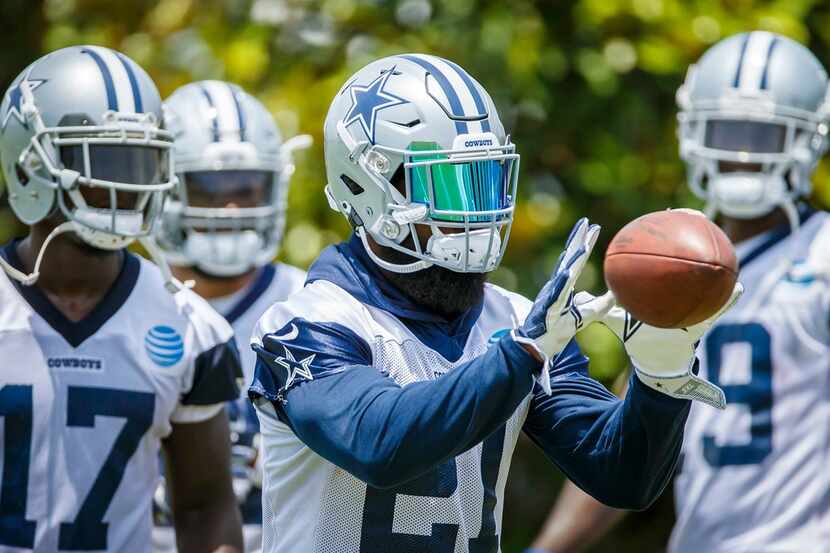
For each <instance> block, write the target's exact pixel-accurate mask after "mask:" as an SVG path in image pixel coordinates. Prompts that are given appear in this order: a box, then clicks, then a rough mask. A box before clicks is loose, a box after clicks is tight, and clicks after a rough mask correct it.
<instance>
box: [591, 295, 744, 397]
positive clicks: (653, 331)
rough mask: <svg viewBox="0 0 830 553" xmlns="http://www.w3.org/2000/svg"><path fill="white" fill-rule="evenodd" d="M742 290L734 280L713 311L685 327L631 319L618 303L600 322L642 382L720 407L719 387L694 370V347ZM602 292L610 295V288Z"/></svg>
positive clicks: (721, 391)
mask: <svg viewBox="0 0 830 553" xmlns="http://www.w3.org/2000/svg"><path fill="white" fill-rule="evenodd" d="M743 291H744V288H743V285H742V284H741V283H740V282H738V283H736V284H735V288H734V289H733V290H732V295H731V296H730V298H729V300H728V301H727V302H726V304H724V306H723V307H721V309H720V310H719V311H718V312H717V313H715V314H714V315H712V316H711V317H709V318H708V319H706V320H705V321H703V322H701V323H698V324H696V325H693V326H690V327H687V328H656V327H653V326H650V325H647V324H645V323H642V322H640V321H638V320H636V319H634V318H633V317H632V316H631V315H630V314H629V313H628V312H627V311H626V310H625V309H623V308H622V307H619V306H615V307H613V308H612V309H611V310H610V311H608V313H607V314H606V315H605V316H604V317H603V318H602V320H601V321H600V322H602V323H603V324H604V325H605V326H607V327H608V328H610V329H611V331H612V332H614V334H616V335H617V337H618V338H619V339H620V340H621V341H622V343H623V345H624V346H625V351H626V353H628V356H629V357H630V358H631V364H632V365H633V366H634V371H635V372H636V374H637V377H638V378H639V379H640V381H641V382H642V383H643V384H645V385H646V386H648V387H650V388H652V389H654V390H657V391H658V392H662V393H664V394H666V395H669V396H671V397H674V398H678V399H692V400H697V401H701V402H703V403H706V404H708V405H711V406H713V407H716V408H718V409H723V408H725V407H726V398H725V396H724V393H723V390H721V389H720V388H718V387H717V386H715V385H714V384H712V383H711V382H708V381H706V380H704V379H702V378H699V377H698V376H697V375H696V374H695V373H696V372H697V370H696V369H697V358H696V357H695V350H696V349H697V344H698V342H699V341H700V338H701V337H702V336H703V335H704V334H705V333H706V331H707V330H709V328H711V327H712V325H713V324H715V322H716V321H717V320H718V318H719V317H720V316H721V315H723V314H724V313H725V312H726V311H727V310H728V309H729V308H730V307H732V305H734V304H735V302H737V301H738V298H740V297H741V294H742V293H743ZM605 296H611V297H613V296H612V294H611V292H608V293H607V294H606V295H605Z"/></svg>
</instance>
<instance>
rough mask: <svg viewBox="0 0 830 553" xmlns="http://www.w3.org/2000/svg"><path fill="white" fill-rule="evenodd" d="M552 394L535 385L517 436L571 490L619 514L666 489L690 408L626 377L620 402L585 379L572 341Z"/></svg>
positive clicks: (559, 362) (555, 372)
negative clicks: (579, 490) (522, 435)
mask: <svg viewBox="0 0 830 553" xmlns="http://www.w3.org/2000/svg"><path fill="white" fill-rule="evenodd" d="M551 387H552V391H553V393H552V394H551V395H550V396H548V395H547V394H545V392H544V391H542V390H541V388H540V387H539V386H538V385H537V386H536V388H535V389H534V394H533V400H532V401H531V407H530V413H529V414H528V418H527V420H526V421H525V425H524V428H523V430H524V431H525V433H526V434H527V435H528V436H529V437H530V439H531V440H533V441H534V442H535V443H536V444H537V445H538V446H539V447H541V448H542V450H543V451H544V452H545V455H546V456H547V457H548V458H549V459H550V460H552V461H553V462H554V463H555V464H556V465H557V466H558V467H559V468H560V469H561V470H562V471H563V472H564V473H565V474H566V475H567V476H568V478H570V479H571V480H572V481H573V482H574V483H575V484H576V485H578V486H579V487H580V488H582V489H583V490H585V491H586V492H587V493H589V494H590V495H592V496H594V497H595V498H596V499H597V500H599V501H601V502H602V503H605V504H606V505H609V506H611V507H616V508H620V509H645V508H646V507H648V506H649V505H650V504H651V503H652V502H653V501H654V500H655V499H657V497H659V495H660V493H661V492H662V491H663V488H664V487H665V486H666V484H667V483H668V481H669V479H670V478H671V475H672V472H673V471H674V467H675V465H676V463H677V459H678V456H679V454H680V447H681V445H682V441H683V427H684V426H685V424H686V418H687V417H688V414H689V408H690V403H691V402H689V401H686V400H678V399H673V398H671V397H669V396H667V395H664V394H661V393H659V392H657V391H654V390H652V389H651V388H648V387H647V386H645V385H644V384H643V383H641V382H640V380H639V379H638V378H637V377H636V376H635V375H634V374H632V375H631V381H630V382H629V388H628V394H627V395H626V397H625V399H624V400H620V399H618V398H617V397H616V396H614V395H613V394H611V393H610V392H608V390H606V389H605V388H604V387H603V386H602V385H601V384H600V383H599V382H597V381H595V380H593V379H591V378H590V377H589V376H588V359H587V358H586V357H585V356H584V355H582V353H581V352H580V350H579V346H577V345H576V343H575V342H573V341H572V342H571V343H570V344H569V345H568V347H567V348H565V350H564V351H563V352H562V353H561V354H559V356H558V357H557V358H556V359H555V360H554V364H553V368H552V372H551Z"/></svg>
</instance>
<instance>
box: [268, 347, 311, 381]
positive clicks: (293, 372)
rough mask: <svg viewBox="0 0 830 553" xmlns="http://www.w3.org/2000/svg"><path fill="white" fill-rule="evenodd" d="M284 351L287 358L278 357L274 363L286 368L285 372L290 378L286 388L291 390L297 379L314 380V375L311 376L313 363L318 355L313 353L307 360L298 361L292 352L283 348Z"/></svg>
mask: <svg viewBox="0 0 830 553" xmlns="http://www.w3.org/2000/svg"><path fill="white" fill-rule="evenodd" d="M282 349H283V351H285V357H277V358H276V359H274V361H276V362H277V364H279V365H281V366H283V367H285V370H286V372H287V373H288V377H287V378H286V380H285V387H286V388H289V387H290V386H291V384H293V383H294V380H295V379H296V378H297V377H302V378H304V379H306V380H314V375H312V374H311V363H312V361H314V358H315V357H316V356H317V354H316V353H312V354H311V355H309V356H308V357H306V358H305V359H303V360H301V361H297V360H296V359H295V358H294V354H293V353H291V350H289V349H288V348H287V347H285V346H282Z"/></svg>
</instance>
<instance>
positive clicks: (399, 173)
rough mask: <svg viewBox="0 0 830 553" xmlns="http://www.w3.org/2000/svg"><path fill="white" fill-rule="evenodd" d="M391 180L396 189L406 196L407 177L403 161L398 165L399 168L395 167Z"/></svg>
mask: <svg viewBox="0 0 830 553" xmlns="http://www.w3.org/2000/svg"><path fill="white" fill-rule="evenodd" d="M389 182H391V183H392V186H394V187H395V190H397V191H398V192H400V193H401V196H404V197H405V196H406V177H405V176H404V172H403V163H401V164H400V165H398V168H397V169H395V173H394V174H393V175H392V178H391V179H389Z"/></svg>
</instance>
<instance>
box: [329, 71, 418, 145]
mask: <svg viewBox="0 0 830 553" xmlns="http://www.w3.org/2000/svg"><path fill="white" fill-rule="evenodd" d="M399 74H400V73H398V72H396V71H395V67H394V66H393V67H392V68H391V69H387V70H385V71H382V72H381V74H380V75H378V77H377V78H376V79H375V80H374V81H372V82H371V83H369V84H368V85H365V86H364V85H359V84H352V85H351V86H350V87H349V94H351V97H352V107H351V108H349V113H347V114H346V117H345V119H344V121H343V124H344V125H345V126H347V127H348V126H349V125H351V124H352V123H354V122H355V121H360V126H361V127H363V131H364V132H365V133H366V136H368V137H369V140H370V141H371V142H372V144H374V143H375V121H376V120H377V115H378V112H379V111H380V110H382V109H386V108H391V107H392V106H399V105H401V104H406V103H407V100H404V99H403V98H401V97H400V96H395V95H394V94H392V93H390V92H386V91H385V90H383V87H384V86H386V81H388V80H389V77H391V76H392V75H399Z"/></svg>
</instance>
